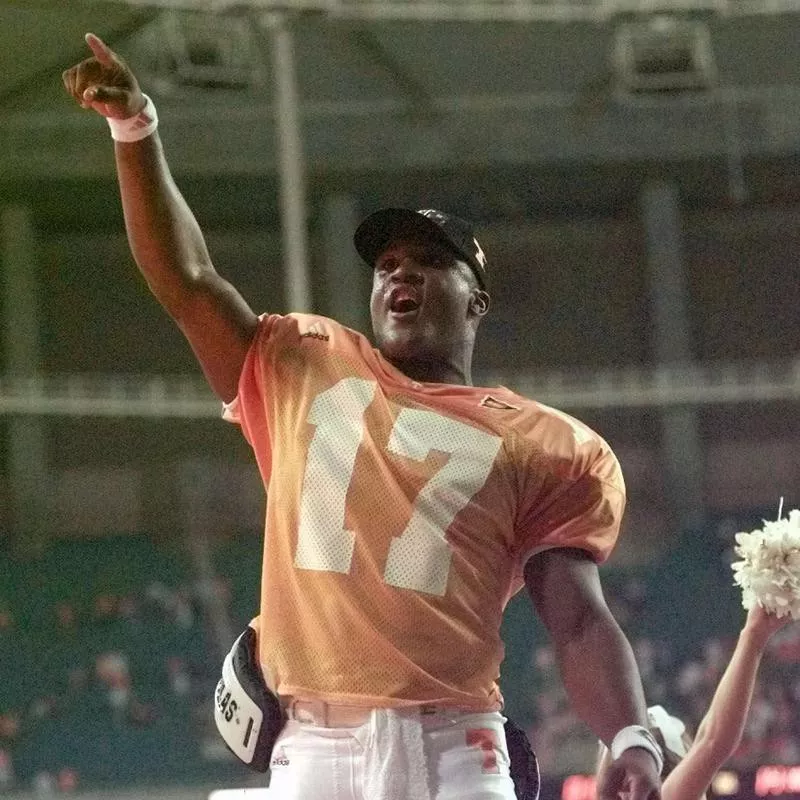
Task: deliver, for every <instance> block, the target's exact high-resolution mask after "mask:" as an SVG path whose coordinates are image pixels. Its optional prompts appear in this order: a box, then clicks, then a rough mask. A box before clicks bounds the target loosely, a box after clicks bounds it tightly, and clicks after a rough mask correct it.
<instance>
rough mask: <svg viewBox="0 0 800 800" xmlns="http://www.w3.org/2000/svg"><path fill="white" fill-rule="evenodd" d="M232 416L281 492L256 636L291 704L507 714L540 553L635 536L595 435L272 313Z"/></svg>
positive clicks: (268, 536)
mask: <svg viewBox="0 0 800 800" xmlns="http://www.w3.org/2000/svg"><path fill="white" fill-rule="evenodd" d="M225 417H226V418H227V419H228V420H230V421H232V422H238V423H239V424H240V425H241V427H242V430H243V433H244V435H245V437H246V438H247V440H248V442H249V443H250V444H251V446H252V447H253V450H254V452H255V455H256V460H257V462H258V465H259V469H260V471H261V474H262V477H263V480H264V483H265V486H266V487H267V515H266V529H265V541H264V552H263V578H262V586H261V607H260V615H259V619H258V620H257V624H256V628H257V631H258V642H259V655H260V659H261V664H262V668H263V670H264V674H265V678H266V680H267V682H268V684H269V685H270V687H271V688H273V689H274V690H275V691H277V692H278V693H279V694H282V695H294V696H299V697H306V698H320V699H323V700H326V701H328V702H334V703H335V702H340V703H353V704H360V705H365V706H382V707H389V706H400V705H408V704H418V703H441V704H446V705H457V706H460V707H463V708H471V709H475V710H492V709H496V708H499V707H500V706H501V704H502V698H501V696H500V692H499V690H498V687H497V678H498V675H499V668H500V662H501V661H502V657H503V646H502V642H501V640H500V636H499V630H500V622H501V618H502V614H503V610H504V608H505V606H506V604H507V602H508V600H509V599H510V598H511V596H512V595H513V594H514V593H515V592H516V591H518V590H519V588H520V587H521V586H522V584H523V578H522V572H523V567H524V564H525V561H526V560H527V558H529V557H530V556H531V555H532V554H535V553H537V552H540V551H542V550H545V549H548V548H553V547H576V548H581V549H584V550H586V551H587V552H588V553H589V554H590V555H591V556H592V558H594V559H595V560H596V561H598V562H600V561H603V560H604V559H605V558H606V557H607V556H608V554H609V553H610V551H611V549H612V548H613V546H614V542H615V540H616V537H617V534H618V531H619V524H620V520H621V516H622V512H623V507H624V501H625V494H624V491H625V490H624V484H623V481H622V476H621V472H620V469H619V464H618V463H617V460H616V458H615V457H614V455H613V453H612V452H611V450H610V449H609V447H608V445H607V444H606V443H605V442H604V441H603V440H602V438H600V437H599V436H598V435H597V434H595V433H594V432H592V431H591V430H590V429H589V428H587V427H586V426H584V425H582V424H581V423H579V422H577V421H576V420H574V419H572V418H571V417H568V416H567V415H565V414H563V413H561V412H558V411H555V410H554V409H549V408H547V407H546V406H543V405H541V404H538V403H535V402H532V401H530V400H527V399H525V398H522V397H520V396H519V395H516V394H514V393H513V392H510V391H509V390H507V389H502V388H500V389H483V388H479V387H471V386H470V387H467V386H455V385H445V384H430V383H428V384H418V383H415V382H413V381H411V380H410V379H409V378H407V377H406V376H404V375H403V374H402V373H400V372H399V371H398V370H396V369H395V368H394V367H392V366H391V364H389V363H388V362H387V361H386V360H385V359H383V358H382V357H381V355H380V354H379V353H378V352H377V351H376V350H375V349H373V348H372V347H371V346H370V344H369V342H368V341H367V340H366V339H365V338H364V337H363V336H361V335H360V334H358V333H356V332H355V331H351V330H349V329H347V328H344V327H343V326H340V325H339V324H338V323H336V322H334V321H333V320H329V319H326V318H324V317H318V316H313V315H303V314H292V315H287V316H278V315H271V316H264V317H262V318H261V320H260V323H259V330H258V333H257V336H256V338H255V341H254V343H253V346H252V348H251V350H250V352H249V354H248V357H247V360H246V362H245V365H244V369H243V371H242V376H241V380H240V383H239V392H238V395H237V397H236V399H235V400H234V401H233V403H231V404H229V405H228V406H227V407H226V409H225ZM565 600H566V598H565Z"/></svg>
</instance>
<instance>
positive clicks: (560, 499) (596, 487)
mask: <svg viewBox="0 0 800 800" xmlns="http://www.w3.org/2000/svg"><path fill="white" fill-rule="evenodd" d="M526 501H527V502H525V503H523V506H522V514H521V515H520V517H519V520H518V523H517V526H516V542H517V558H518V567H519V570H520V571H521V570H522V569H523V568H524V566H525V563H526V562H527V560H528V559H529V558H530V557H531V556H534V555H536V554H537V553H541V552H542V551H544V550H550V549H553V548H559V547H574V548H577V549H579V550H585V551H586V552H587V553H589V555H590V556H591V558H592V559H593V560H594V561H595V562H596V563H598V564H600V563H602V562H603V561H605V560H606V559H607V558H608V557H609V555H610V554H611V552H612V550H613V549H614V545H615V544H616V541H617V537H618V536H619V529H620V524H621V522H622V515H623V512H624V509H625V484H624V482H623V479H622V471H621V469H620V466H619V462H618V461H617V459H616V456H614V454H613V453H612V452H611V450H610V449H607V447H606V449H604V450H602V451H601V452H600V453H599V454H598V456H597V457H596V458H595V459H594V461H593V462H592V463H591V464H590V466H589V468H588V469H586V470H585V471H584V472H583V473H582V474H581V475H579V476H578V477H577V478H572V477H570V478H558V477H555V476H552V477H549V478H548V479H546V480H545V481H544V484H543V485H540V486H539V487H538V491H537V492H536V496H535V497H528V498H526Z"/></svg>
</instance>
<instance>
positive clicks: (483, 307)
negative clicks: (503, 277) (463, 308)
mask: <svg viewBox="0 0 800 800" xmlns="http://www.w3.org/2000/svg"><path fill="white" fill-rule="evenodd" d="M489 305H490V298H489V292H487V291H484V290H483V289H473V290H472V295H471V296H470V300H469V310H470V313H472V315H473V316H476V317H482V316H484V315H485V314H486V312H487V311H488V310H489Z"/></svg>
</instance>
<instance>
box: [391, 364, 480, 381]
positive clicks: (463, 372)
mask: <svg viewBox="0 0 800 800" xmlns="http://www.w3.org/2000/svg"><path fill="white" fill-rule="evenodd" d="M389 361H390V362H391V364H392V366H393V367H395V368H396V369H398V370H400V372H402V373H403V375H405V376H406V377H407V378H411V380H412V381H419V382H420V383H453V384H456V385H458V386H472V370H471V368H470V364H469V362H467V363H466V364H459V363H456V362H455V361H439V360H429V359H423V358H408V359H400V358H392V359H389Z"/></svg>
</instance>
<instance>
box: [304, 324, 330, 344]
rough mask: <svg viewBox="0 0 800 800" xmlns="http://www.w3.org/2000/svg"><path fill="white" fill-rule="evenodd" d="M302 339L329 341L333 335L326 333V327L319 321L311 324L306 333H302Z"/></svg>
mask: <svg viewBox="0 0 800 800" xmlns="http://www.w3.org/2000/svg"><path fill="white" fill-rule="evenodd" d="M300 338H301V339H320V340H321V341H323V342H327V341H328V340H329V339H330V338H331V337H330V336H328V334H327V333H325V330H324V328H323V327H322V325H320V323H319V322H314V323H312V324H311V326H310V327H309V329H308V330H307V331H306V332H305V333H301V334H300Z"/></svg>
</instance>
